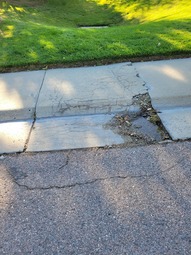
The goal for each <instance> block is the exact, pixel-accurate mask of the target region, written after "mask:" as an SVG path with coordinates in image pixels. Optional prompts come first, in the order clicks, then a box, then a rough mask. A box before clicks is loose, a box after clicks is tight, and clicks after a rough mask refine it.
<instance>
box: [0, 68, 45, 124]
mask: <svg viewBox="0 0 191 255" xmlns="http://www.w3.org/2000/svg"><path fill="white" fill-rule="evenodd" d="M44 74H45V71H32V72H31V71H30V72H18V73H5V74H0V122H2V121H12V120H21V119H30V118H33V117H34V109H35V105H36V102H37V98H38V94H39V90H40V87H41V84H42V81H43V77H44Z"/></svg>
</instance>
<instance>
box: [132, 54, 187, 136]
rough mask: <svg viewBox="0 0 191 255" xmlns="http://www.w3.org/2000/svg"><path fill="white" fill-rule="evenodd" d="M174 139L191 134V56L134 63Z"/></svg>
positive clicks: (153, 103) (154, 105)
mask: <svg viewBox="0 0 191 255" xmlns="http://www.w3.org/2000/svg"><path fill="white" fill-rule="evenodd" d="M134 66H135V67H136V70H137V71H138V73H139V76H140V77H141V78H142V79H143V80H144V81H145V83H146V86H147V87H148V92H149V94H150V97H151V102H152V105H153V107H154V108H155V109H156V110H157V111H158V114H159V117H160V119H161V121H162V123H163V125H164V126H165V128H166V130H167V131H168V132H169V134H170V135H171V137H172V139H173V140H178V139H188V138H191V58H189V59H178V60H164V61H155V62H145V63H135V64H134Z"/></svg>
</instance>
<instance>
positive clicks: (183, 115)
mask: <svg viewBox="0 0 191 255" xmlns="http://www.w3.org/2000/svg"><path fill="white" fill-rule="evenodd" d="M159 117H160V119H161V121H162V123H163V125H164V126H165V128H166V130H167V131H168V132H169V134H170V136H171V137H172V139H173V140H179V139H181V140H185V139H189V138H191V107H188V108H185V107H183V108H181V107H178V108H172V109H168V110H164V111H163V112H162V113H159Z"/></svg>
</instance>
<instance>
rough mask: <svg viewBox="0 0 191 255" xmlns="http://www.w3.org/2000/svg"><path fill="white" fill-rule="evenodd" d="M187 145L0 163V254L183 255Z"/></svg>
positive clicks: (190, 203) (190, 172)
mask: <svg viewBox="0 0 191 255" xmlns="http://www.w3.org/2000/svg"><path fill="white" fill-rule="evenodd" d="M190 151H191V142H189V141H187V142H176V143H175V142H171V143H167V144H166V143H165V144H155V145H149V146H139V147H132V148H110V149H106V148H105V149H104V148H99V149H98V148H97V149H87V150H71V151H60V152H51V153H49V152H46V153H45V152H44V153H36V154H35V153H33V154H32V153H22V154H13V155H2V156H1V157H0V237H1V238H0V254H1V255H4V254H8V255H12V254H22V255H23V254H24V255H25V254H35V255H37V254H38V255H41V254H42V255H44V254H46V255H49V254H50V255H52V254H54V255H57V254H62V255H63V254H64V255H86V254H87V255H90V254H92V255H94V254H95V255H96V254H99V255H111V254H112V255H161V254H164V255H167V254H168V255H176V254H181V255H187V254H188V255H190V254H191V185H190V184H191V153H190Z"/></svg>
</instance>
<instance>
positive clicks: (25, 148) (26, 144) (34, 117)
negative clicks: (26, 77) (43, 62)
mask: <svg viewBox="0 0 191 255" xmlns="http://www.w3.org/2000/svg"><path fill="white" fill-rule="evenodd" d="M45 76H46V71H45V72H44V75H43V78H42V82H41V85H40V89H39V92H38V95H37V99H36V103H35V107H34V114H33V122H32V125H31V128H30V130H29V134H28V137H27V139H26V142H25V144H24V149H23V152H26V150H27V148H28V144H29V141H30V137H31V133H32V131H33V129H34V125H35V122H36V119H37V114H36V109H37V104H38V100H39V96H40V92H41V90H42V87H43V84H44V79H45Z"/></svg>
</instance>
